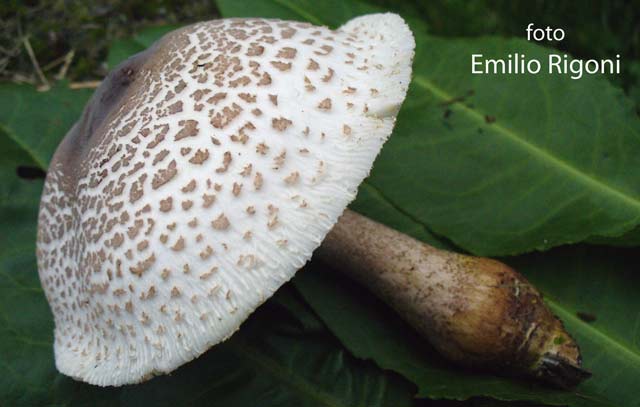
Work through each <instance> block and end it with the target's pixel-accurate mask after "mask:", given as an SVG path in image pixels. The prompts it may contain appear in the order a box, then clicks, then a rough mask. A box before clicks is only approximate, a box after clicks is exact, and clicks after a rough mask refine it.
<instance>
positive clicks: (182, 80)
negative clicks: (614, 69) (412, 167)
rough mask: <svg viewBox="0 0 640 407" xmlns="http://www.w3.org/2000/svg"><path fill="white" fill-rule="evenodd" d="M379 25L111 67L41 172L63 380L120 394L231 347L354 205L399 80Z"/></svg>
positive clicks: (389, 22)
mask: <svg viewBox="0 0 640 407" xmlns="http://www.w3.org/2000/svg"><path fill="white" fill-rule="evenodd" d="M413 49H414V40H413V36H412V34H411V32H410V31H409V29H408V27H407V26H406V24H405V23H404V21H403V20H402V19H401V18H400V17H398V16H397V15H394V14H377V15H368V16H363V17H359V18H356V19H354V20H352V21H350V22H348V23H347V24H346V25H344V26H342V27H341V28H340V29H338V30H336V31H332V30H330V29H328V28H326V27H317V26H313V25H310V24H306V23H298V22H291V21H279V20H264V19H226V20H215V21H209V22H204V23H198V24H194V25H191V26H188V27H185V28H183V29H180V30H177V31H174V32H172V33H169V34H167V35H166V36H165V37H163V38H162V39H161V40H160V41H158V42H157V43H156V44H154V45H153V46H152V47H151V48H149V49H148V50H147V51H144V52H142V53H141V54H138V55H136V56H134V57H132V58H130V59H129V60H127V61H125V62H124V63H123V64H121V65H120V66H119V67H117V68H116V69H115V70H114V71H113V72H112V73H111V74H110V75H109V76H108V77H107V78H106V79H105V81H104V83H103V84H102V85H101V87H100V88H99V89H98V90H97V91H96V94H95V95H94V97H93V98H92V100H91V101H90V102H89V104H88V105H87V107H86V108H85V111H84V113H83V116H82V118H81V119H80V120H79V121H78V123H76V125H75V126H74V127H73V128H72V129H71V131H70V132H69V133H68V134H67V136H66V137H65V139H64V140H63V142H62V143H61V145H60V146H59V147H58V150H57V151H56V154H55V156H54V158H53V160H52V162H51V166H50V169H49V172H48V175H47V180H46V183H45V186H44V191H43V195H42V202H41V208H40V215H39V227H38V244H37V255H38V268H39V273H40V279H41V282H42V286H43V287H44V290H45V293H46V296H47V299H48V301H49V304H50V307H51V310H52V312H53V315H54V319H55V345H54V349H55V359H56V366H57V367H58V369H59V370H60V371H61V372H62V373H64V374H66V375H69V376H72V377H74V378H77V379H79V380H83V381H86V382H89V383H93V384H97V385H122V384H127V383H135V382H140V381H143V380H146V379H148V378H150V377H152V376H153V375H156V374H161V373H167V372H170V371H172V370H174V369H176V368H177V367H178V366H180V365H182V364H184V363H186V362H187V361H189V360H191V359H193V358H195V357H197V356H198V355H200V354H201V353H202V352H204V351H206V350H207V349H208V348H209V347H211V346H213V345H215V344H216V343H219V342H220V341H223V340H225V339H226V338H228V337H229V336H230V335H231V334H232V333H233V332H234V331H236V330H237V329H238V328H239V326H240V324H241V323H242V322H243V321H244V320H245V319H246V318H247V317H248V315H249V314H250V313H251V312H253V311H254V310H255V309H256V308H257V307H258V306H259V305H260V304H261V303H262V302H264V301H265V300H266V299H268V298H269V297H270V296H271V295H272V294H273V293H274V292H275V291H276V290H277V289H278V287H280V286H281V285H282V284H283V283H285V282H286V281H288V280H289V279H290V278H291V277H292V276H293V275H294V274H295V272H296V271H297V270H298V269H299V268H300V267H302V266H303V265H304V263H305V262H306V261H307V260H308V259H309V258H310V257H311V254H312V252H313V250H314V249H315V248H316V247H318V245H319V244H320V243H321V242H322V240H323V238H324V236H325V235H326V234H327V232H328V231H329V230H330V229H331V227H332V226H333V225H334V223H335V222H336V220H337V218H338V217H339V215H340V214H341V213H342V211H343V210H344V208H345V207H346V206H347V204H348V203H349V202H350V201H351V200H352V199H353V198H354V197H355V194H356V191H357V188H358V185H359V184H360V183H361V182H362V180H363V179H364V177H366V176H367V174H368V173H369V170H370V168H371V166H372V164H373V161H374V159H375V157H376V155H377V154H378V152H379V150H380V148H381V147H382V145H383V143H384V142H385V141H386V139H387V138H388V136H389V135H390V134H391V131H392V128H393V125H394V121H395V115H396V114H397V112H398V110H399V108H400V105H401V103H402V101H403V99H404V97H405V94H406V91H407V87H408V85H409V81H410V75H411V61H412V58H413Z"/></svg>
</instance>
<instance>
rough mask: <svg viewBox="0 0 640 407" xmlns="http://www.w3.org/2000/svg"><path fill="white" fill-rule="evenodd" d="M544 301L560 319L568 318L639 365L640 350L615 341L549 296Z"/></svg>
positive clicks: (589, 334)
mask: <svg viewBox="0 0 640 407" xmlns="http://www.w3.org/2000/svg"><path fill="white" fill-rule="evenodd" d="M545 303H547V305H549V307H550V308H551V309H552V310H553V312H554V313H556V314H559V315H561V316H562V319H564V320H565V321H567V320H570V321H571V322H572V323H574V324H576V325H578V326H579V327H580V329H581V330H583V331H586V332H588V336H592V337H597V338H599V339H600V340H602V341H604V342H606V343H608V344H609V345H608V346H610V347H612V348H616V349H618V350H619V351H620V352H621V353H623V354H624V355H625V356H626V357H627V358H629V359H631V360H632V361H633V362H634V364H636V365H638V366H639V367H640V352H638V351H634V350H633V349H631V348H629V347H627V346H626V345H624V344H623V343H621V342H619V341H617V340H616V339H615V338H613V337H611V336H610V335H608V334H606V333H604V332H602V331H601V330H599V329H597V328H595V327H594V326H593V325H590V324H589V323H587V322H585V321H583V320H582V319H580V318H578V317H577V316H575V315H574V314H573V313H572V312H570V311H568V310H567V309H566V307H565V306H563V305H561V304H559V303H558V302H556V301H553V300H551V299H549V298H545Z"/></svg>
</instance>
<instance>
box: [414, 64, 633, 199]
mask: <svg viewBox="0 0 640 407" xmlns="http://www.w3.org/2000/svg"><path fill="white" fill-rule="evenodd" d="M413 82H414V83H415V84H417V85H419V86H420V87H422V88H424V89H426V90H427V91H428V92H430V93H431V94H432V95H434V96H435V97H436V98H438V99H439V100H442V101H443V102H446V101H451V100H454V96H453V95H450V94H449V93H447V92H446V91H445V90H443V89H442V88H440V87H438V86H436V85H435V84H434V83H433V82H432V81H430V80H429V79H427V78H426V77H425V76H423V75H414V78H413ZM452 105H456V106H458V107H459V108H460V110H462V111H463V112H464V114H466V115H467V116H468V117H470V118H472V119H473V120H475V121H477V122H480V123H483V124H484V123H485V116H484V115H483V114H482V113H480V112H478V111H477V110H475V109H472V108H470V107H468V106H466V105H465V104H464V103H461V102H454V103H452ZM491 129H493V130H495V132H496V133H497V134H499V135H501V136H503V137H504V138H505V139H508V140H509V141H511V142H513V143H514V144H517V145H518V146H519V147H521V148H522V149H524V150H526V151H528V152H529V153H531V154H532V155H533V156H534V157H536V158H538V159H539V160H541V161H543V162H546V163H549V164H551V165H552V166H554V167H556V168H558V169H559V170H560V171H561V172H563V173H566V174H569V175H570V176H572V177H573V178H574V179H576V180H577V181H578V182H581V183H583V184H585V185H587V186H589V187H591V189H593V190H596V191H598V192H600V193H602V194H605V195H610V196H613V197H615V198H617V199H618V200H620V201H622V202H624V203H626V204H627V205H628V206H631V207H633V208H635V209H637V210H639V211H640V199H638V198H636V197H633V196H631V195H629V194H627V193H625V192H624V191H621V190H619V189H617V188H615V187H613V186H611V185H608V184H606V183H605V182H603V181H602V180H600V179H598V178H596V177H594V176H592V175H589V174H586V173H584V172H583V171H581V170H580V169H579V168H577V167H575V166H573V165H572V164H571V163H569V162H567V161H565V160H563V159H562V158H560V157H558V156H556V155H554V154H552V153H551V152H549V151H548V150H545V149H543V148H542V147H540V146H538V145H536V144H533V143H531V142H530V141H528V140H525V139H524V138H523V137H520V136H519V135H518V133H517V132H516V131H513V130H511V129H510V128H508V127H506V126H504V125H502V124H500V123H495V122H494V123H492V124H491Z"/></svg>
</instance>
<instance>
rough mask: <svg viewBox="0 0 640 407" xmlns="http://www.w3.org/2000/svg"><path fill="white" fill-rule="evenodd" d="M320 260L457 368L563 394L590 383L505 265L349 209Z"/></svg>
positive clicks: (573, 350) (536, 300) (557, 327)
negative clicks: (527, 379) (505, 375)
mask: <svg viewBox="0 0 640 407" xmlns="http://www.w3.org/2000/svg"><path fill="white" fill-rule="evenodd" d="M316 254H317V255H318V257H319V258H320V259H321V260H322V259H324V260H326V261H328V262H329V261H330V263H331V264H334V265H336V266H337V267H338V268H339V269H340V270H341V271H343V272H344V273H346V274H348V275H349V276H351V277H352V278H354V279H355V280H356V281H358V282H360V283H361V284H363V285H365V286H367V287H368V288H369V289H370V290H371V291H372V292H373V293H375V294H376V295H377V296H378V297H380V298H381V299H382V300H383V301H385V302H386V303H387V304H389V305H390V306H391V307H393V308H394V309H395V310H396V311H397V312H398V314H399V315H400V316H401V317H402V318H403V319H405V320H406V321H407V322H408V323H409V324H411V325H412V326H413V327H414V328H415V329H416V330H417V331H419V332H420V333H421V334H422V335H424V336H425V337H426V338H427V339H428V340H429V342H430V343H431V344H432V345H433V346H434V347H435V348H436V349H437V350H438V351H439V352H440V353H442V354H443V355H444V356H445V357H447V358H448V359H450V360H452V361H454V362H456V363H459V364H462V365H465V366H470V367H473V368H481V369H490V370H493V371H498V372H509V373H510V374H515V375H526V376H533V377H536V378H538V379H541V380H544V381H546V382H550V383H553V384H555V385H557V386H560V387H563V388H568V387H572V386H575V385H577V384H578V383H580V382H581V381H582V380H584V379H586V378H588V377H589V376H590V373H589V372H587V371H586V370H584V369H583V368H582V359H581V356H580V350H579V349H578V346H577V344H576V343H575V341H574V340H573V338H571V336H570V335H569V334H568V333H567V332H566V331H565V329H564V327H563V325H562V322H560V320H559V319H558V318H557V317H555V316H554V315H553V314H552V313H551V311H550V310H549V309H548V308H547V307H546V306H545V304H544V302H543V300H542V296H541V295H540V293H539V292H538V291H537V290H536V289H535V288H534V287H533V286H532V285H531V283H529V282H528V281H527V280H526V279H525V278H524V277H523V276H522V275H520V274H519V273H518V272H516V271H515V270H513V269H511V268H510V267H508V266H507V265H505V264H503V263H500V262H498V261H495V260H492V259H488V258H482V257H473V256H467V255H462V254H458V253H453V252H448V251H444V250H439V249H436V248H434V247H432V246H429V245H427V244H425V243H423V242H420V241H417V240H415V239H413V238H411V237H409V236H407V235H405V234H402V233H400V232H397V231H395V230H393V229H390V228H388V227H386V226H384V225H382V224H379V223H377V222H375V221H373V220H371V219H368V218H366V217H364V216H362V215H359V214H356V213H354V212H352V211H349V210H347V211H345V213H344V214H343V215H342V217H341V218H340V220H339V222H338V223H337V224H336V225H335V226H334V228H333V230H332V231H331V232H330V233H329V234H328V235H327V237H326V238H325V240H324V241H323V243H322V246H321V247H320V248H319V249H318V250H317V252H316Z"/></svg>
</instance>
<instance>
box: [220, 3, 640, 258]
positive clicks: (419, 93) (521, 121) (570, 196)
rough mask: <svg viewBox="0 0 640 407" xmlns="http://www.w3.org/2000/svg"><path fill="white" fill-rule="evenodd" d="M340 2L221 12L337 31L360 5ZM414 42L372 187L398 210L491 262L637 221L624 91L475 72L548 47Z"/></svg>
mask: <svg viewBox="0 0 640 407" xmlns="http://www.w3.org/2000/svg"><path fill="white" fill-rule="evenodd" d="M343 3H345V4H348V5H343V6H342V7H335V8H329V7H327V8H323V7H322V8H310V7H307V6H306V3H305V2H304V1H287V2H283V1H275V0H272V1H257V0H256V1H248V2H235V1H230V0H221V1H219V2H218V4H219V6H220V9H221V11H222V13H223V15H224V16H250V15H254V16H255V15H261V14H260V13H262V14H265V15H267V16H269V17H276V16H279V17H282V18H296V19H305V20H308V21H311V22H315V23H318V22H322V23H324V24H329V25H333V26H335V25H337V24H338V23H340V22H344V21H346V20H347V19H348V18H351V17H353V16H354V15H355V14H357V13H358V12H359V11H360V10H362V9H363V7H362V6H361V4H360V3H358V2H354V1H349V2H343ZM301 9H302V10H303V11H304V12H300V10H301ZM256 10H258V11H259V12H260V13H256ZM414 34H415V35H416V42H417V48H416V58H415V62H414V79H413V82H412V86H411V89H410V92H409V96H408V98H407V101H406V102H405V105H404V107H403V109H402V111H401V113H400V115H399V117H398V125H397V128H396V130H395V132H394V136H392V137H391V139H390V141H389V142H388V143H387V145H386V146H385V148H384V149H383V151H382V154H381V156H380V157H379V159H378V160H377V161H376V166H375V167H374V171H373V173H372V176H371V178H370V180H369V182H370V183H371V184H372V185H373V186H375V187H377V189H379V190H382V191H384V193H385V196H386V197H387V199H388V200H389V201H390V202H391V203H392V204H393V205H394V206H396V207H401V208H402V210H403V212H405V213H407V214H409V215H410V216H411V217H412V218H413V219H415V220H417V221H419V222H420V223H422V224H424V225H427V226H428V227H429V228H430V229H431V230H433V231H435V232H436V233H438V234H440V235H444V236H446V237H447V238H449V239H451V240H452V241H454V242H455V243H456V244H457V245H458V246H460V247H462V248H464V249H465V250H467V251H470V252H473V253H476V254H484V255H507V254H517V253H523V252H528V251H532V250H535V249H540V250H541V249H548V248H551V247H554V246H557V245H561V244H566V243H575V242H581V241H585V240H587V239H588V238H589V237H592V236H607V237H615V236H619V235H622V234H623V233H625V232H627V231H629V230H631V229H633V228H635V227H636V226H637V225H638V223H639V222H640V181H638V179H637V177H635V176H634V173H633V172H632V171H631V169H633V168H638V167H640V120H638V117H637V115H636V114H635V112H634V109H633V105H632V103H631V102H630V101H629V100H627V99H626V98H625V97H624V95H623V93H622V91H620V90H618V89H616V88H615V87H613V86H612V85H611V84H610V83H609V82H608V81H607V80H606V79H605V78H604V77H583V78H582V79H580V80H572V79H570V78H569V76H566V75H564V76H563V75H559V74H554V75H547V74H546V73H541V74H539V75H473V74H472V73H471V69H470V67H471V55H472V54H476V53H480V54H483V55H484V56H485V58H506V56H507V55H510V54H515V53H519V54H525V55H526V56H527V57H528V58H537V59H539V60H546V59H547V58H548V55H549V53H550V52H551V51H550V50H548V49H545V48H543V47H540V46H537V45H534V44H531V43H528V42H526V41H523V40H517V39H514V40H505V39H501V38H484V39H466V40H450V39H448V40H444V39H438V38H433V37H429V36H427V35H425V34H424V33H423V32H422V30H414Z"/></svg>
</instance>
